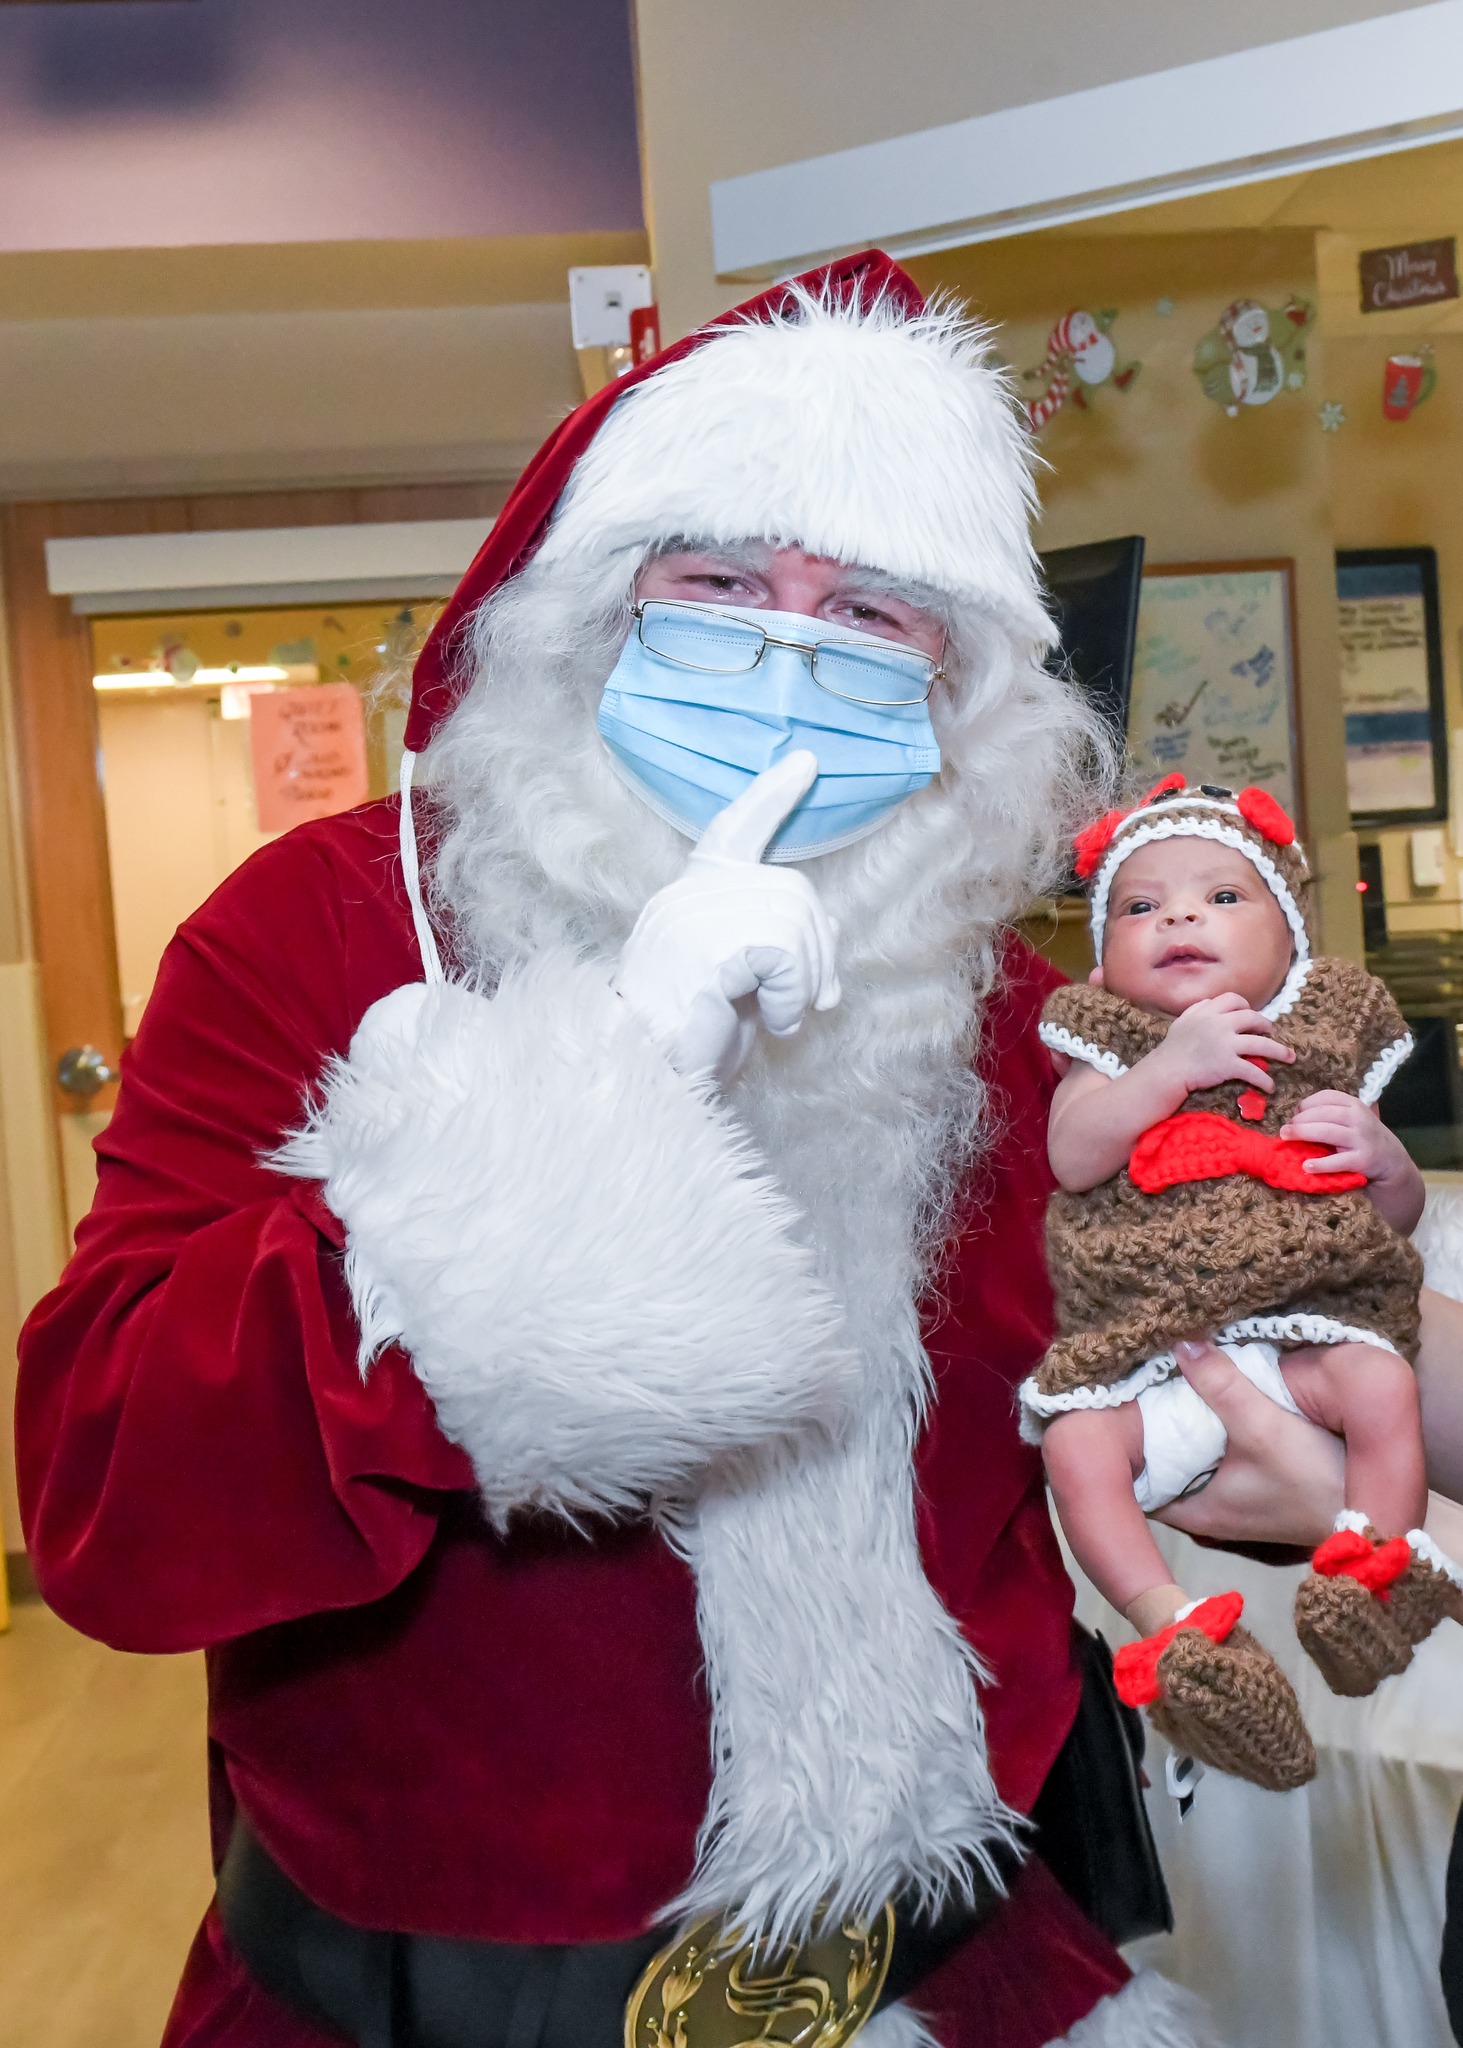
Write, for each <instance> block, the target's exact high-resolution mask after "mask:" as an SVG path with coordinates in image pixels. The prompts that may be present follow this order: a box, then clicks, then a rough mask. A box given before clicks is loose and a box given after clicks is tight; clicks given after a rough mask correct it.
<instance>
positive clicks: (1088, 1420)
mask: <svg viewBox="0 0 1463 2048" xmlns="http://www.w3.org/2000/svg"><path fill="white" fill-rule="evenodd" d="M1041 1450H1042V1457H1043V1458H1044V1459H1045V1461H1046V1476H1047V1480H1048V1482H1049V1483H1050V1486H1051V1490H1052V1497H1053V1498H1054V1500H1055V1501H1056V1504H1057V1513H1058V1515H1059V1516H1060V1517H1061V1523H1062V1530H1063V1533H1064V1534H1065V1536H1066V1538H1067V1541H1068V1542H1069V1543H1070V1544H1071V1546H1072V1554H1073V1556H1074V1557H1075V1558H1076V1560H1077V1562H1078V1564H1080V1565H1081V1567H1082V1569H1083V1571H1084V1572H1086V1574H1087V1576H1088V1578H1089V1579H1091V1581H1092V1583H1093V1585H1094V1586H1096V1588H1097V1590H1098V1592H1099V1593H1101V1595H1102V1597H1103V1598H1104V1600H1107V1601H1109V1602H1111V1604H1112V1605H1113V1606H1114V1607H1116V1608H1117V1609H1118V1611H1119V1613H1121V1614H1125V1615H1126V1616H1127V1617H1128V1619H1129V1621H1131V1622H1132V1624H1133V1626H1134V1627H1135V1628H1136V1629H1137V1630H1138V1631H1139V1633H1140V1634H1142V1635H1145V1636H1146V1635H1154V1634H1156V1633H1157V1631H1158V1630H1159V1629H1161V1628H1166V1627H1167V1626H1168V1624H1169V1623H1170V1622H1171V1621H1172V1620H1173V1618H1174V1615H1175V1614H1176V1613H1177V1612H1178V1610H1179V1608H1180V1607H1182V1606H1183V1605H1184V1603H1185V1601H1186V1600H1187V1598H1188V1595H1187V1594H1186V1593H1185V1592H1184V1590H1183V1588H1182V1586H1176V1585H1175V1584H1174V1583H1173V1580H1172V1579H1171V1578H1170V1576H1169V1568H1168V1565H1167V1563H1166V1562H1165V1561H1164V1556H1163V1552H1162V1551H1161V1550H1160V1549H1159V1547H1158V1545H1157V1544H1156V1543H1155V1542H1154V1540H1153V1534H1152V1531H1151V1530H1150V1529H1149V1527H1148V1522H1147V1519H1146V1517H1145V1516H1144V1513H1143V1510H1142V1509H1141V1508H1140V1507H1139V1505H1138V1503H1137V1501H1136V1500H1135V1499H1134V1497H1133V1481H1134V1480H1135V1479H1136V1478H1137V1477H1138V1474H1139V1473H1140V1472H1141V1471H1142V1470H1143V1417H1142V1415H1141V1414H1140V1413H1139V1410H1138V1404H1137V1402H1136V1401H1125V1402H1124V1403H1123V1405H1122V1406H1121V1407H1120V1408H1075V1409H1071V1410H1069V1411H1068V1412H1067V1413H1066V1414H1065V1415H1057V1416H1054V1417H1053V1419H1052V1420H1051V1421H1050V1422H1049V1423H1048V1424H1047V1429H1046V1434H1045V1436H1044V1437H1043V1439H1042V1446H1041Z"/></svg>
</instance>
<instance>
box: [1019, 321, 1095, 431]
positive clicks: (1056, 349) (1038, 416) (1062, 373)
mask: <svg viewBox="0 0 1463 2048" xmlns="http://www.w3.org/2000/svg"><path fill="white" fill-rule="evenodd" d="M1082 317H1083V316H1082V310H1081V308H1080V307H1078V306H1074V307H1073V308H1072V310H1071V312H1070V313H1068V314H1066V315H1065V316H1064V317H1063V318H1062V319H1060V320H1059V321H1058V322H1057V324H1056V326H1055V327H1054V328H1053V329H1052V331H1051V333H1050V334H1049V335H1048V336H1047V342H1046V354H1045V356H1043V358H1042V360H1041V361H1040V362H1039V363H1038V364H1037V366H1036V369H1035V371H1034V372H1033V375H1035V376H1037V377H1043V376H1044V377H1045V378H1046V379H1047V387H1046V390H1045V391H1044V392H1043V393H1042V395H1041V397H1040V398H1028V399H1027V400H1026V401H1025V409H1026V423H1027V425H1028V426H1029V427H1030V429H1031V431H1032V433H1033V434H1039V433H1040V432H1041V430H1042V428H1043V427H1044V426H1045V425H1046V423H1047V421H1048V420H1049V419H1053V418H1055V416H1056V415H1057V414H1058V413H1059V412H1060V411H1061V409H1062V407H1063V406H1064V405H1065V404H1066V402H1067V400H1068V398H1069V397H1070V396H1071V393H1072V359H1073V357H1074V356H1075V355H1076V353H1077V351H1078V349H1079V348H1081V347H1082V346H1083V345H1084V344H1083V343H1082V342H1080V341H1079V340H1078V339H1077V337H1076V335H1075V334H1074V333H1073V332H1072V322H1073V321H1074V320H1080V319H1081V318H1082Z"/></svg>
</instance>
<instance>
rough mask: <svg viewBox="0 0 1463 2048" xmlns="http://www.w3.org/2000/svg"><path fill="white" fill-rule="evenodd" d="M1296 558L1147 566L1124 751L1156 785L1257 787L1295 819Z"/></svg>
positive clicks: (1297, 778)
mask: <svg viewBox="0 0 1463 2048" xmlns="http://www.w3.org/2000/svg"><path fill="white" fill-rule="evenodd" d="M1292 569H1293V564H1292V563H1290V562H1289V561H1274V562H1194V563H1182V564H1178V565H1175V566H1172V567H1164V568H1156V569H1148V570H1146V571H1145V572H1144V576H1143V596H1142V599H1141V602H1140V604H1139V607H1138V645H1137V649H1136V651H1135V654H1134V657H1133V689H1132V696H1131V699H1130V701H1129V707H1128V748H1129V751H1130V753H1131V754H1132V756H1133V759H1134V760H1135V761H1136V762H1137V763H1138V764H1139V765H1140V766H1141V767H1143V768H1145V769H1151V770H1152V772H1153V776H1154V779H1155V780H1157V778H1158V777H1159V776H1161V775H1166V774H1168V772H1169V771H1170V770H1171V769H1174V768H1181V769H1182V770H1183V772H1184V774H1185V775H1187V777H1188V778H1189V781H1190V782H1191V783H1202V782H1210V783H1218V784H1220V785H1222V786H1223V787H1224V788H1226V789H1243V788H1246V787H1247V786H1248V785H1250V784H1252V783H1253V784H1254V785H1255V786H1256V787H1258V788H1260V789H1265V790H1268V791H1269V792H1270V794H1271V795H1272V796H1273V797H1274V798H1275V799H1276V800H1277V802H1279V803H1281V804H1283V805H1284V807H1285V809H1286V810H1287V811H1288V812H1289V814H1290V816H1291V817H1292V818H1296V819H1297V820H1299V818H1300V811H1299V803H1300V776H1299V773H1298V772H1297V766H1296V763H1297V761H1298V758H1299V753H1298V727H1297V714H1296V695H1295V678H1296V661H1295V622H1294V605H1293V602H1292V589H1291V584H1292Z"/></svg>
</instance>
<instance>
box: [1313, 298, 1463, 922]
mask: <svg viewBox="0 0 1463 2048" xmlns="http://www.w3.org/2000/svg"><path fill="white" fill-rule="evenodd" d="M1452 311H1453V314H1454V317H1455V318H1456V317H1457V303H1456V302H1455V304H1454V306H1453V308H1452ZM1426 338H1427V339H1428V341H1429V343H1430V345H1431V346H1432V348H1433V349H1434V351H1435V361H1436V365H1437V371H1438V381H1437V387H1436V389H1435V390H1434V392H1433V395H1432V396H1431V397H1430V398H1429V399H1428V400H1427V401H1426V403H1425V404H1424V405H1422V406H1419V408H1418V409H1417V411H1416V412H1415V413H1414V414H1413V416H1412V418H1411V419H1410V420H1406V421H1393V420H1388V419H1385V418H1384V417H1383V415H1382V372H1383V367H1384V365H1385V363H1386V360H1387V356H1388V354H1389V353H1390V352H1391V351H1392V350H1393V349H1403V350H1405V349H1407V348H1408V346H1409V342H1410V344H1411V347H1412V349H1413V350H1414V351H1415V350H1416V349H1417V347H1418V346H1419V345H1420V343H1421V342H1422V340H1423V339H1424V336H1423V334H1421V333H1416V332H1414V333H1413V334H1412V335H1410V336H1409V335H1408V334H1407V333H1406V331H1405V329H1399V327H1398V324H1397V321H1396V320H1395V318H1390V319H1388V320H1387V321H1386V323H1385V325H1384V327H1382V328H1381V329H1379V330H1378V331H1376V332H1375V334H1374V335H1373V334H1368V333H1366V332H1365V331H1363V332H1358V333H1354V334H1348V335H1345V336H1343V337H1341V338H1340V339H1337V340H1335V341H1332V342H1329V343H1328V345H1327V352H1326V360H1327V384H1328V388H1329V389H1331V390H1332V391H1333V392H1334V393H1335V395H1336V397H1337V399H1338V400H1339V401H1340V402H1341V403H1343V404H1344V405H1345V407H1346V424H1345V426H1344V427H1343V428H1342V429H1341V431H1340V432H1339V433H1338V434H1337V435H1335V436H1334V439H1333V444H1332V447H1331V449H1330V451H1329V453H1330V458H1331V476H1332V506H1333V519H1334V523H1335V528H1336V544H1337V546H1338V547H1343V548H1365V547H1420V546H1428V547H1433V548H1436V550H1437V556H1438V597H1439V608H1440V611H1441V615H1442V629H1443V666H1444V671H1445V687H1446V696H1447V710H1448V723H1449V726H1450V728H1451V729H1453V730H1455V731H1456V730H1458V729H1459V728H1460V727H1463V663H1460V645H1459V633H1460V630H1463V490H1460V478H1463V333H1457V332H1447V331H1433V332H1431V333H1430V334H1428V335H1427V337H1426ZM1460 796H1463V792H1460V791H1459V790H1457V789H1453V790H1452V792H1451V800H1452V808H1453V816H1454V818H1455V819H1459V818H1463V804H1460ZM1373 836H1374V837H1376V838H1378V839H1379V840H1380V841H1381V844H1382V866H1383V880H1384V885H1385V889H1386V896H1387V907H1388V915H1389V919H1390V928H1391V929H1392V930H1393V931H1398V932H1405V931H1433V930H1438V929H1440V928H1441V929H1448V930H1454V931H1456V930H1458V929H1460V928H1463V872H1460V868H1459V863H1458V861H1457V860H1456V858H1454V857H1453V855H1452V853H1451V849H1450V853H1449V859H1448V863H1447V868H1448V873H1449V875H1450V877H1451V879H1450V880H1449V881H1448V882H1447V883H1445V884H1444V886H1443V887H1442V888H1441V889H1429V890H1421V891H1419V890H1414V889H1413V887H1412V878H1411V869H1410V865H1409V861H1408V844H1407V842H1408V834H1407V833H1406V832H1405V831H1392V832H1380V833H1376V834H1374V835H1373V834H1369V835H1368V837H1373Z"/></svg>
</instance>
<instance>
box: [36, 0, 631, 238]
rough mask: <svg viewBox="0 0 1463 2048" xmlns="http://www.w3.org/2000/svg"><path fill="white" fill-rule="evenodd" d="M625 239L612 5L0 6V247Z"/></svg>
mask: <svg viewBox="0 0 1463 2048" xmlns="http://www.w3.org/2000/svg"><path fill="white" fill-rule="evenodd" d="M641 223H642V214H641V205H640V174H639V164H638V160H637V152H636V139H635V94H634V73H633V65H632V59H631V50H630V24H629V12H628V0H517V4H513V5H510V4H508V0H410V4H409V5H403V4H402V0H195V4H194V5H192V6H188V7H180V6H177V5H175V4H170V0H137V4H134V5H130V6H127V7H117V6H109V7H74V6H68V5H47V4H45V0H37V4H34V5H30V6H5V7H0V249H9V250H19V249H101V248H154V247H176V246H180V245H183V244H188V243H197V244H209V243H213V244H217V243H230V242H297V241H298V242H313V241H348V240H357V239H392V238H403V239H406V238H416V237H437V236H459V235H530V234H556V233H575V232H579V233H583V232H587V231H590V230H595V229H609V230H615V229H634V228H638V227H640V225H641Z"/></svg>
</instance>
